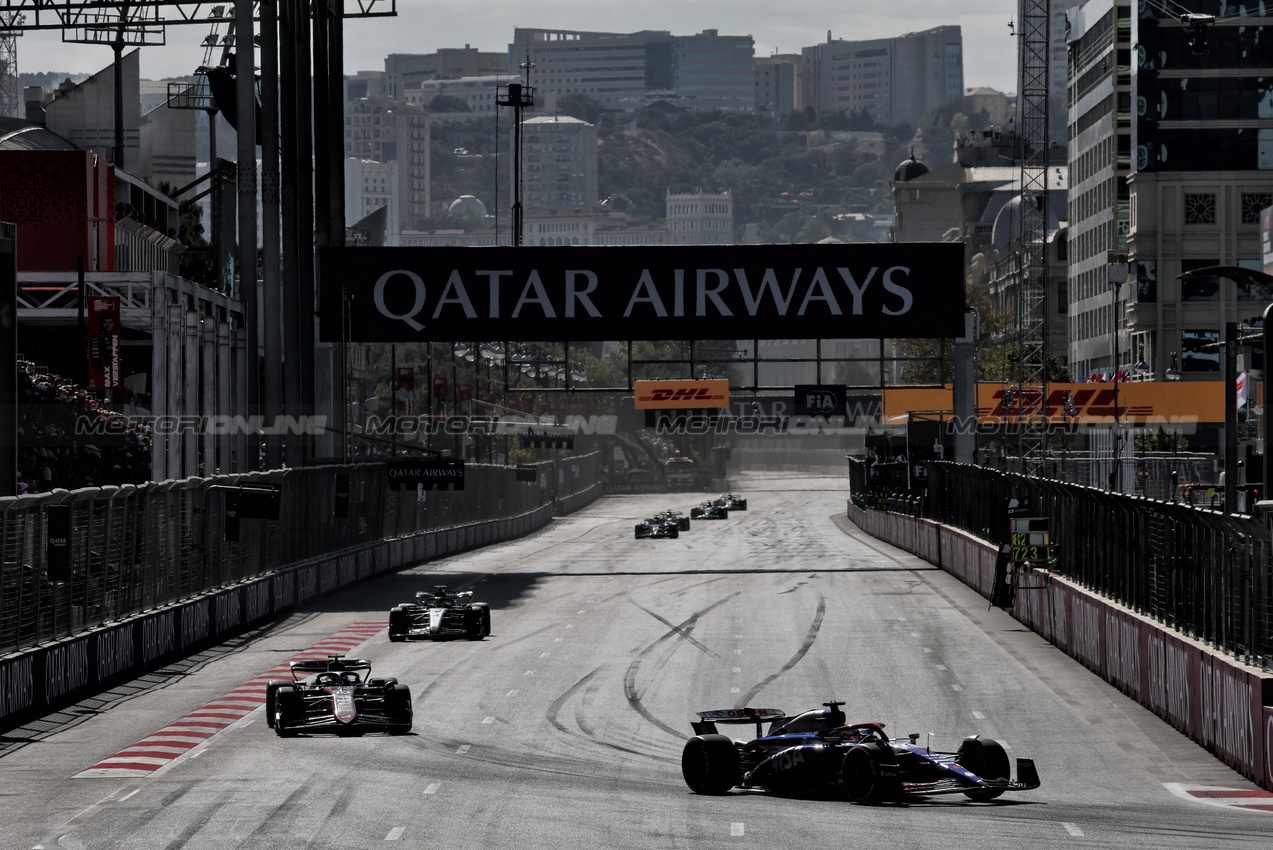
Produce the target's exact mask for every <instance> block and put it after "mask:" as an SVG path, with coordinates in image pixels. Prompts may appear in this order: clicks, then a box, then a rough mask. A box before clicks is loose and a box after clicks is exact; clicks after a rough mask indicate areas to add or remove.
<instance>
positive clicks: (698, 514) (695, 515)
mask: <svg viewBox="0 0 1273 850" xmlns="http://www.w3.org/2000/svg"><path fill="white" fill-rule="evenodd" d="M702 518H703V510H702V508H690V519H692V520H693V519H702Z"/></svg>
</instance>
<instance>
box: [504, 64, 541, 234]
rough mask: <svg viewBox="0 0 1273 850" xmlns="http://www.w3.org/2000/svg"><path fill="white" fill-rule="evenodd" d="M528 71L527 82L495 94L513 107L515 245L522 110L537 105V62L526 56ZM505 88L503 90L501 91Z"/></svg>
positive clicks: (518, 221)
mask: <svg viewBox="0 0 1273 850" xmlns="http://www.w3.org/2000/svg"><path fill="white" fill-rule="evenodd" d="M519 67H520V68H521V69H522V70H523V71H525V72H526V81H525V83H509V84H508V85H506V86H499V87H498V88H497V90H496V91H497V94H496V95H495V105H496V106H511V107H512V108H513V247H514V248H516V247H518V246H519V245H521V244H522V111H523V110H525V109H526V107H528V106H534V105H535V89H534V88H532V87H531V85H530V72H531V69H532V68H534V67H535V63H533V62H531V61H530V57H529V56H528V57H526V61H525V62H522V63H521V65H520V66H519ZM499 89H503V92H499V91H498V90H499Z"/></svg>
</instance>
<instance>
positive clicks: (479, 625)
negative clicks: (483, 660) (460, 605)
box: [464, 606, 486, 640]
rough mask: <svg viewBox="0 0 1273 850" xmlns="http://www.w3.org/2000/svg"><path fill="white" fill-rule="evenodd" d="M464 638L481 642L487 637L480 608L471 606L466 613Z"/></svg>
mask: <svg viewBox="0 0 1273 850" xmlns="http://www.w3.org/2000/svg"><path fill="white" fill-rule="evenodd" d="M464 636H465V637H466V638H468V639H469V640H481V639H482V638H484V637H486V632H485V629H484V628H483V622H482V610H481V609H480V608H477V607H474V606H470V607H469V609H468V611H466V612H464Z"/></svg>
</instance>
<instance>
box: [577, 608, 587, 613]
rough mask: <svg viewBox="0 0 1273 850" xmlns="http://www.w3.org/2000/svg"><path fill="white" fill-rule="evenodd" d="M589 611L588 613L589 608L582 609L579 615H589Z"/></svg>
mask: <svg viewBox="0 0 1273 850" xmlns="http://www.w3.org/2000/svg"><path fill="white" fill-rule="evenodd" d="M587 611H588V609H587V608H580V609H579V613H580V614H585V613H587Z"/></svg>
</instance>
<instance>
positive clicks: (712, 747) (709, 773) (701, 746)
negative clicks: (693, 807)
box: [681, 735, 742, 795]
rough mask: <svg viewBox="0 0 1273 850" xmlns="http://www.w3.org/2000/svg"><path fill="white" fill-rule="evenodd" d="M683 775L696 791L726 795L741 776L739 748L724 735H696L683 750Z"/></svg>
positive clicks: (696, 792)
mask: <svg viewBox="0 0 1273 850" xmlns="http://www.w3.org/2000/svg"><path fill="white" fill-rule="evenodd" d="M681 775H683V776H684V777H685V784H686V785H688V786H689V788H690V790H691V791H693V792H694V793H695V794H715V795H719V794H724V793H725V792H726V791H728V790H729V789H730V788H733V787H734V786H735V785H737V784H738V781H739V779H741V778H742V767H741V766H740V764H739V760H738V748H737V747H735V746H734V742H733V741H731V740H730V739H729V738H727V737H725V736H724V735H696V736H694V737H693V738H690V739H689V740H688V741H686V742H685V749H684V750H682V751H681Z"/></svg>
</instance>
